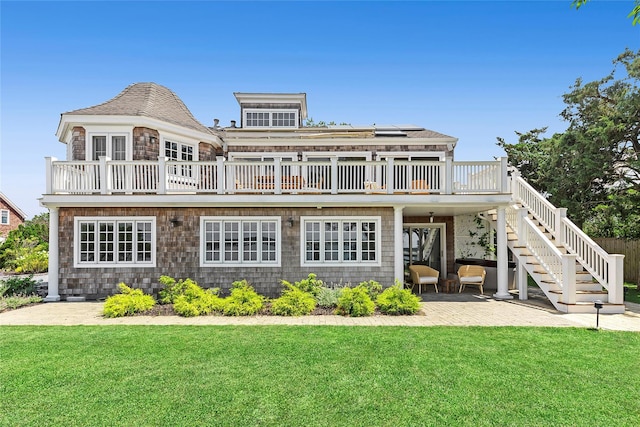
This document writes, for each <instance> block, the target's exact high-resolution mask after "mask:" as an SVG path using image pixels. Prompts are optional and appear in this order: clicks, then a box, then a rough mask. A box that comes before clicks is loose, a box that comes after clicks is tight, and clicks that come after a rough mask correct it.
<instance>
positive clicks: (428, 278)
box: [420, 276, 438, 285]
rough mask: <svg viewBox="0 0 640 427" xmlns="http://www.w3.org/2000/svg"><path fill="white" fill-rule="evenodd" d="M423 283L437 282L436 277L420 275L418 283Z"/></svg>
mask: <svg viewBox="0 0 640 427" xmlns="http://www.w3.org/2000/svg"><path fill="white" fill-rule="evenodd" d="M425 283H438V278H437V277H433V276H422V277H421V278H420V284H422V285H423V284H425Z"/></svg>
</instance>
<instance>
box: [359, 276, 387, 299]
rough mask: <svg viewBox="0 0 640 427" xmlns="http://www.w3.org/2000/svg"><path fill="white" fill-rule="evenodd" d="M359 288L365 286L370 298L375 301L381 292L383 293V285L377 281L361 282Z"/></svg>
mask: <svg viewBox="0 0 640 427" xmlns="http://www.w3.org/2000/svg"><path fill="white" fill-rule="evenodd" d="M359 286H363V287H365V288H367V292H369V297H370V298H371V300H373V301H375V300H376V298H377V297H378V295H380V292H382V285H381V284H380V283H378V282H376V281H375V280H368V281H365V282H360V284H359Z"/></svg>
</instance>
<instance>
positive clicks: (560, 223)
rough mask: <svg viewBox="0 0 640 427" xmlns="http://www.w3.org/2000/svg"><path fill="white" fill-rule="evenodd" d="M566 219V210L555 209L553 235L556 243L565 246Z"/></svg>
mask: <svg viewBox="0 0 640 427" xmlns="http://www.w3.org/2000/svg"><path fill="white" fill-rule="evenodd" d="M566 217H567V208H556V218H555V222H556V224H555V226H556V227H555V228H556V229H555V230H553V231H554V234H555V237H556V239H557V240H558V242H560V243H561V244H565V243H566V242H565V235H564V219H565V218H566Z"/></svg>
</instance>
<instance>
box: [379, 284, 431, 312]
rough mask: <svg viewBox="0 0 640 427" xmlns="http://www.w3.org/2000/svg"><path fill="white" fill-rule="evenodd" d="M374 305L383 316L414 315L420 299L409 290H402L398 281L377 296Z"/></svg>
mask: <svg viewBox="0 0 640 427" xmlns="http://www.w3.org/2000/svg"><path fill="white" fill-rule="evenodd" d="M376 303H377V304H378V308H379V309H380V312H382V313H384V314H391V315H403V314H416V313H417V312H418V310H420V297H419V296H417V295H414V294H413V293H412V292H411V290H410V289H403V288H402V284H401V283H400V282H399V281H396V284H395V285H393V286H391V287H389V288H387V289H385V290H384V291H383V292H382V293H381V294H380V295H378V298H377V299H376Z"/></svg>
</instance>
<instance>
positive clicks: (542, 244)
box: [523, 217, 563, 287]
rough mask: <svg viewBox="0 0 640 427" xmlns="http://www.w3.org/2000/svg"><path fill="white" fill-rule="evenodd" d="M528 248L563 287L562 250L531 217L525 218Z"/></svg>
mask: <svg viewBox="0 0 640 427" xmlns="http://www.w3.org/2000/svg"><path fill="white" fill-rule="evenodd" d="M523 225H524V227H523V229H524V233H525V241H526V242H527V248H528V249H529V251H530V252H531V254H532V255H533V256H534V257H535V259H536V261H538V263H540V265H541V266H542V267H543V268H544V269H545V271H546V272H547V273H548V274H549V276H551V278H552V279H553V280H554V282H556V284H557V285H558V286H559V287H562V283H563V282H562V252H560V250H558V248H557V247H555V245H553V244H552V243H551V241H550V240H549V239H548V238H547V237H546V236H545V235H544V233H543V232H542V231H540V230H539V229H538V227H537V226H536V225H535V224H534V223H533V221H531V220H530V219H529V218H526V217H525V218H524V224H523Z"/></svg>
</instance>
